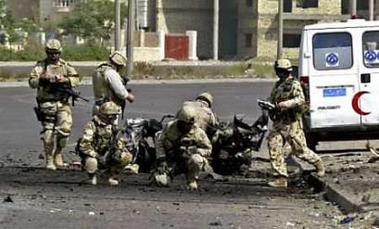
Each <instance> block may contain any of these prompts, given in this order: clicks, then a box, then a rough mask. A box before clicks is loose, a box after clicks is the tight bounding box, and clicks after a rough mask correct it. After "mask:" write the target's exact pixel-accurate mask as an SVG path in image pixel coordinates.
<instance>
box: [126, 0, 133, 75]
mask: <svg viewBox="0 0 379 229" xmlns="http://www.w3.org/2000/svg"><path fill="white" fill-rule="evenodd" d="M134 1H135V0H128V37H127V42H126V45H127V49H126V56H127V58H128V66H127V67H128V68H127V71H126V73H127V75H128V76H129V77H130V76H131V75H132V72H133V62H134V61H133V34H134V26H135V18H134V11H135V9H134V7H135V4H134Z"/></svg>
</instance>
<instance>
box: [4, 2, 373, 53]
mask: <svg viewBox="0 0 379 229" xmlns="http://www.w3.org/2000/svg"><path fill="white" fill-rule="evenodd" d="M83 1H86V0H7V3H8V7H9V9H10V10H11V11H12V12H13V13H15V12H17V17H18V18H21V17H28V18H30V17H32V15H35V12H36V11H38V13H37V14H38V16H39V21H40V23H41V25H43V26H44V27H48V26H49V25H52V26H54V24H56V22H58V21H59V20H60V19H61V18H62V16H64V15H67V14H69V12H70V11H71V10H72V9H73V8H74V7H75V6H76V5H77V4H79V3H81V2H83ZM109 1H114V0H109ZM354 1H355V2H356V9H357V14H358V15H361V16H363V17H364V18H366V19H368V14H369V12H368V8H369V6H368V4H369V3H368V2H369V1H368V0H365V1H362V0H284V9H283V11H284V13H283V26H284V29H283V31H284V33H283V56H284V57H289V58H296V56H297V52H298V47H299V42H300V33H301V29H302V28H303V26H304V25H308V24H312V23H317V22H331V21H340V20H346V19H348V18H349V17H350V15H349V12H350V7H351V6H350V3H351V2H354ZM121 2H128V0H121ZM213 2H214V0H136V28H137V30H138V29H143V30H145V31H146V32H156V31H164V32H165V33H166V34H185V33H186V31H191V30H193V31H197V50H196V51H197V56H198V57H199V59H210V58H212V54H213ZM278 3H279V0H219V5H220V12H219V46H218V47H219V50H218V52H219V57H220V59H230V58H234V59H235V58H238V59H246V58H261V59H263V60H265V59H267V60H272V59H274V58H276V54H277V44H278V42H277V41H278V5H279V4H278ZM25 5H28V6H30V7H25ZM35 5H36V7H34V6H35ZM374 5H375V10H374V12H375V13H374V15H375V19H379V0H374ZM15 15H16V14H15ZM376 15H378V16H376Z"/></svg>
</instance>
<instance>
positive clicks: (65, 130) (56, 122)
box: [39, 101, 72, 152]
mask: <svg viewBox="0 0 379 229" xmlns="http://www.w3.org/2000/svg"><path fill="white" fill-rule="evenodd" d="M39 107H40V111H41V114H42V116H43V120H42V121H41V123H42V127H43V131H42V133H41V134H42V136H41V139H42V140H43V142H44V146H45V151H48V152H50V151H52V148H54V140H55V139H56V144H57V148H63V147H65V146H66V145H67V142H68V137H69V136H70V134H71V127H72V114H71V107H70V104H69V103H68V102H60V101H58V102H43V103H40V104H39ZM55 137H56V138H55Z"/></svg>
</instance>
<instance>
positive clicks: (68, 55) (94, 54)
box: [0, 43, 110, 61]
mask: <svg viewBox="0 0 379 229" xmlns="http://www.w3.org/2000/svg"><path fill="white" fill-rule="evenodd" d="M109 53H110V51H109V50H108V49H107V48H105V47H101V46H99V45H96V44H94V43H86V44H82V45H73V46H66V45H65V46H63V52H62V58H63V59H65V60H69V61H100V60H106V59H107V57H108V55H109ZM45 56H46V55H45V50H44V47H43V45H40V44H35V43H29V44H28V45H26V46H25V47H24V49H23V50H19V51H17V50H11V49H8V48H6V47H0V61H36V60H40V59H43V58H45Z"/></svg>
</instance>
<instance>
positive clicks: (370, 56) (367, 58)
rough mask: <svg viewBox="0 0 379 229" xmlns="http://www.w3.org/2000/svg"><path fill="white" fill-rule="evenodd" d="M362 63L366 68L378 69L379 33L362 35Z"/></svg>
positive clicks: (373, 32)
mask: <svg viewBox="0 0 379 229" xmlns="http://www.w3.org/2000/svg"><path fill="white" fill-rule="evenodd" d="M362 46H363V47H362V50H363V55H362V57H363V63H364V64H365V66H366V67H368V68H379V47H378V46H379V31H370V32H365V33H363V36H362Z"/></svg>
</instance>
